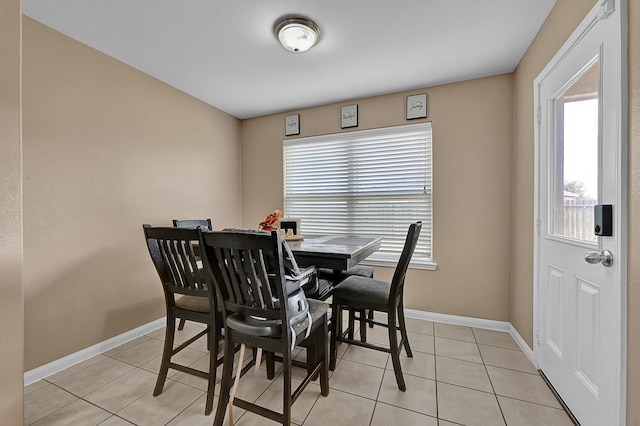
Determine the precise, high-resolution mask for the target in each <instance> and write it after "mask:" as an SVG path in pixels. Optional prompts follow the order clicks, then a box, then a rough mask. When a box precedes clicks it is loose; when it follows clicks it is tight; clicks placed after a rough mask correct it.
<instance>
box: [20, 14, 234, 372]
mask: <svg viewBox="0 0 640 426" xmlns="http://www.w3.org/2000/svg"><path fill="white" fill-rule="evenodd" d="M23 30H24V35H23V37H24V42H23V56H24V69H23V108H24V124H23V127H24V130H23V131H24V256H25V262H24V294H25V368H26V370H27V371H28V370H30V369H33V368H35V367H38V366H41V365H43V364H45V363H48V362H51V361H54V360H57V359H59V358H62V357H64V356H66V355H69V354H71V353H74V352H76V351H79V350H81V349H84V348H87V347H89V346H91V345H93V344H96V343H99V342H102V341H104V340H107V339H109V338H111V337H114V336H116V335H119V334H121V333H124V332H126V331H128V330H131V329H133V328H135V327H137V326H140V325H143V324H146V323H148V322H150V321H153V320H156V319H158V318H160V317H162V316H163V315H164V302H163V296H162V290H161V287H160V283H159V280H158V277H157V275H156V273H155V269H154V268H153V265H152V263H151V260H150V258H149V254H148V252H147V249H146V245H145V243H144V239H143V237H142V224H143V223H151V224H154V225H165V226H170V225H171V219H173V218H178V219H180V218H182V219H190V218H206V217H210V218H212V219H213V222H214V225H215V226H216V227H220V226H239V225H240V224H241V222H240V216H241V199H240V181H241V173H240V166H241V164H240V131H241V124H240V121H239V120H237V119H236V118H233V117H231V116H229V115H227V114H225V113H223V112H221V111H220V110H217V109H215V108H213V107H211V106H209V105H206V104H204V103H203V102H200V101H198V100H196V99H194V98H192V97H190V96H188V95H185V94H184V93H182V92H180V91H178V90H176V89H174V88H171V87H169V86H167V85H166V84H164V83H161V82H159V81H158V80H155V79H153V78H152V77H149V76H147V75H145V74H143V73H141V72H138V71H136V70H134V69H132V68H130V67H129V66H126V65H124V64H122V63H120V62H118V61H115V60H113V59H112V58H109V57H107V56H106V55H104V54H101V53H99V52H97V51H95V50H93V49H90V48H89V47H87V46H85V45H83V44H80V43H78V42H77V41H74V40H72V39H70V38H68V37H66V36H64V35H62V34H60V33H58V32H56V31H54V30H52V29H50V28H47V27H45V26H43V25H41V24H39V23H37V22H35V21H33V20H31V19H29V18H26V17H25V18H24V20H23Z"/></svg>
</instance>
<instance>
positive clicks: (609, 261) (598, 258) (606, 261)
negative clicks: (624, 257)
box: [584, 250, 613, 267]
mask: <svg viewBox="0 0 640 426" xmlns="http://www.w3.org/2000/svg"><path fill="white" fill-rule="evenodd" d="M584 260H586V261H587V263H599V262H602V266H606V267H610V266H611V265H613V254H611V252H610V251H609V250H602V252H601V253H598V252H597V251H590V252H588V253H585V255H584Z"/></svg>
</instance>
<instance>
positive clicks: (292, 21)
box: [275, 17, 320, 53]
mask: <svg viewBox="0 0 640 426" xmlns="http://www.w3.org/2000/svg"><path fill="white" fill-rule="evenodd" d="M275 33H276V36H277V37H278V40H280V44H282V46H283V47H284V48H285V49H287V50H289V51H291V52H295V53H300V52H306V51H307V50H309V49H311V48H312V47H313V45H314V44H316V43H317V42H318V38H320V29H319V28H318V26H317V25H316V23H315V22H313V21H311V20H310V19H306V18H302V17H286V18H283V19H282V20H280V21H279V22H277V23H276V26H275Z"/></svg>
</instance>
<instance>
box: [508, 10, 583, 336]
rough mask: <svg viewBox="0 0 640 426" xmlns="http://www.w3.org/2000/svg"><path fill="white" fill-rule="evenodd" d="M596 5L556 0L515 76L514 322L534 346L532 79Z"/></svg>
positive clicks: (512, 301) (512, 238)
mask: <svg viewBox="0 0 640 426" xmlns="http://www.w3.org/2000/svg"><path fill="white" fill-rule="evenodd" d="M594 4H595V2H594V1H575V0H558V2H557V3H556V5H555V6H554V8H553V10H552V11H551V13H550V14H549V16H548V17H547V20H546V21H545V23H544V25H543V26H542V28H541V29H540V32H539V33H538V35H537V36H536V38H535V40H534V41H533V43H531V46H529V49H528V50H527V53H526V54H525V56H524V58H523V59H522V61H521V62H520V65H518V68H517V69H516V71H515V73H514V84H513V88H514V115H513V128H514V139H513V195H512V196H513V212H512V220H511V224H512V233H511V249H512V253H513V255H512V265H511V301H510V302H511V303H510V318H511V323H512V324H513V325H514V327H515V328H516V330H518V333H520V335H521V336H522V337H523V338H524V340H525V341H526V342H527V344H528V345H529V346H530V347H532V342H533V229H534V228H533V201H534V197H533V167H534V164H533V81H534V80H535V78H536V77H537V76H538V74H540V72H541V71H542V70H543V68H544V67H545V66H546V65H547V63H549V61H550V60H551V58H552V57H553V55H555V53H556V52H557V51H558V49H560V47H561V46H562V45H563V44H564V42H565V41H566V40H567V39H568V38H569V36H570V35H571V33H572V32H573V31H574V30H575V28H576V27H577V26H578V24H580V22H581V21H582V19H583V18H584V17H585V16H586V14H587V12H589V10H591V8H592V6H593V5H594Z"/></svg>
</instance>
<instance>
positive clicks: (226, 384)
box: [213, 328, 242, 426]
mask: <svg viewBox="0 0 640 426" xmlns="http://www.w3.org/2000/svg"><path fill="white" fill-rule="evenodd" d="M229 334H230V331H229V329H228V328H226V329H225V338H224V362H223V367H222V382H221V383H220V396H219V397H218V407H217V409H216V416H215V418H214V419H213V424H214V426H222V423H223V422H224V415H225V413H226V412H227V404H229V392H230V391H231V385H232V384H233V383H232V377H231V374H232V373H233V356H234V353H235V345H234V343H233V341H232V340H231V337H230V336H229ZM241 370H242V361H240V365H239V367H238V370H237V373H236V374H240V371H241Z"/></svg>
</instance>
